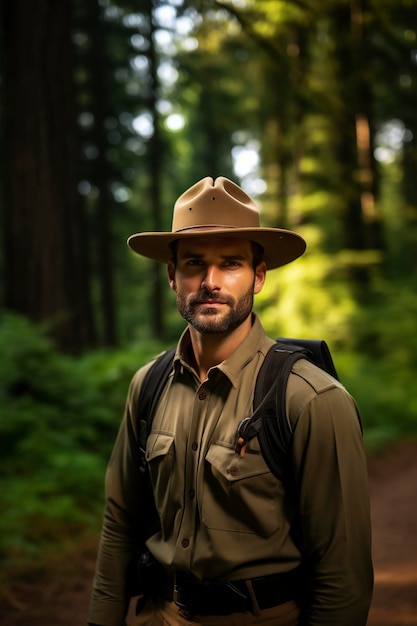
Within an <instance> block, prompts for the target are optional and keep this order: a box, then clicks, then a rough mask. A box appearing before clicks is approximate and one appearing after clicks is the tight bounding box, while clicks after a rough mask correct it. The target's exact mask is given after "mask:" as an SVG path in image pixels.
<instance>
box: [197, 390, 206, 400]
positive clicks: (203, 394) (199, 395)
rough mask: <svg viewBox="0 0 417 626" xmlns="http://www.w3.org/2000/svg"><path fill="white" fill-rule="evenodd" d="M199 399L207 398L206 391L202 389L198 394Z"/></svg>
mask: <svg viewBox="0 0 417 626" xmlns="http://www.w3.org/2000/svg"><path fill="white" fill-rule="evenodd" d="M198 399H199V400H205V399H206V394H205V393H204V391H202V392H201V393H199V394H198Z"/></svg>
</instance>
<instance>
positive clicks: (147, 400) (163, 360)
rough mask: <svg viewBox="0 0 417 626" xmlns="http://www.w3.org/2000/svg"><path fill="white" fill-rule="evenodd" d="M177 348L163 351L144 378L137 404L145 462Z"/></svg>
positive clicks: (142, 458) (142, 454)
mask: <svg viewBox="0 0 417 626" xmlns="http://www.w3.org/2000/svg"><path fill="white" fill-rule="evenodd" d="M175 350H176V348H175V347H173V348H170V349H169V350H167V351H166V352H163V353H162V354H161V355H160V356H159V357H158V358H157V359H156V361H155V363H154V364H153V365H152V366H151V367H150V368H149V370H148V371H147V372H146V375H145V378H144V379H143V382H142V385H141V388H140V392H139V398H138V405H137V419H138V425H139V448H140V452H141V462H142V464H144V463H145V449H146V440H147V438H148V435H149V433H150V430H151V426H152V420H153V416H154V413H155V409H156V405H157V403H158V400H159V398H160V397H161V394H162V392H163V390H164V387H165V385H166V383H167V380H168V376H169V374H170V372H171V370H172V364H173V359H174V355H175Z"/></svg>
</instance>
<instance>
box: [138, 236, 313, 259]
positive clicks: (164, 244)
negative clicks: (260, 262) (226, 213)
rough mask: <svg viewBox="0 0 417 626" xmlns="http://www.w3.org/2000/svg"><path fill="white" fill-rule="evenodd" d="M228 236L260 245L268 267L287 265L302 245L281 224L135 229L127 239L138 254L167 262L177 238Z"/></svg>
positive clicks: (300, 241)
mask: <svg viewBox="0 0 417 626" xmlns="http://www.w3.org/2000/svg"><path fill="white" fill-rule="evenodd" d="M208 236H209V237H227V238H232V239H248V240H249V241H254V242H255V243H258V244H259V245H261V246H262V248H263V249H264V261H265V263H266V266H267V268H268V269H274V268H276V267H281V266H282V265H286V264H287V263H290V262H291V261H294V260H295V259H297V258H298V257H300V256H301V255H302V254H303V253H304V251H305V249H306V242H305V241H304V239H303V238H302V237H301V236H300V235H297V233H294V232H292V231H290V230H285V229H280V228H255V229H254V228H216V229H204V228H202V229H201V230H200V229H198V231H196V230H192V229H190V230H187V231H179V232H175V233H137V234H135V235H131V237H129V239H128V240H127V243H128V246H129V247H130V248H131V249H132V250H133V251H134V252H136V253H137V254H140V255H141V256H144V257H147V258H149V259H153V260H154V261H159V262H161V263H168V261H169V260H170V259H171V258H172V253H171V250H170V247H169V246H170V244H171V243H173V242H174V241H177V240H178V239H189V238H196V237H208Z"/></svg>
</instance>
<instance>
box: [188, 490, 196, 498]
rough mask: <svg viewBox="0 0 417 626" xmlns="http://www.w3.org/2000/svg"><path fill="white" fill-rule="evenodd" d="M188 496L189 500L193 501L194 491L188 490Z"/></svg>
mask: <svg viewBox="0 0 417 626" xmlns="http://www.w3.org/2000/svg"><path fill="white" fill-rule="evenodd" d="M188 496H189V498H190V499H191V500H193V499H194V496H195V491H194V489H190V491H189V492H188Z"/></svg>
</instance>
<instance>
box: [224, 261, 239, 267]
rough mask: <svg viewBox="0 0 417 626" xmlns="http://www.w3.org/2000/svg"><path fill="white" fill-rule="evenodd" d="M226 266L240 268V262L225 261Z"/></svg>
mask: <svg viewBox="0 0 417 626" xmlns="http://www.w3.org/2000/svg"><path fill="white" fill-rule="evenodd" d="M224 264H225V266H226V267H239V266H240V263H239V261H233V260H229V261H225V263H224Z"/></svg>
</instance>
